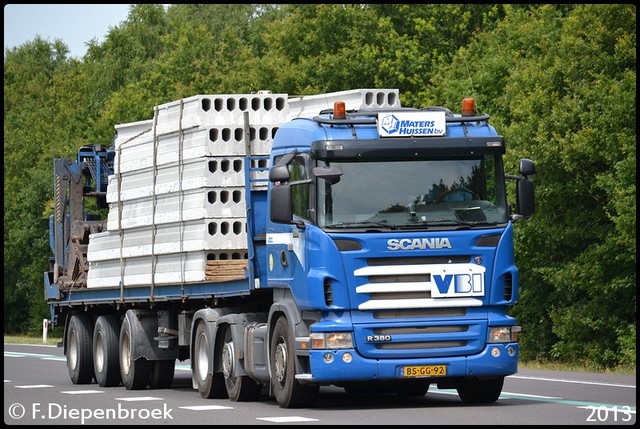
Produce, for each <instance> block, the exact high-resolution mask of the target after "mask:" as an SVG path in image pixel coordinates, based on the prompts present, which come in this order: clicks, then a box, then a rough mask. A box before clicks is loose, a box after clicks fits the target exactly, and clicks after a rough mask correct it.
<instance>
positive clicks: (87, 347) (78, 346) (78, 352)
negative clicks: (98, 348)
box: [67, 314, 93, 384]
mask: <svg viewBox="0 0 640 429" xmlns="http://www.w3.org/2000/svg"><path fill="white" fill-rule="evenodd" d="M91 337H92V329H91V323H90V321H89V318H88V317H86V316H85V315H84V314H74V315H73V316H71V319H69V326H68V328H67V369H68V370H69V377H71V381H72V382H73V384H89V383H91V381H92V380H93V352H92V350H91V348H92V347H91V346H92V338H91Z"/></svg>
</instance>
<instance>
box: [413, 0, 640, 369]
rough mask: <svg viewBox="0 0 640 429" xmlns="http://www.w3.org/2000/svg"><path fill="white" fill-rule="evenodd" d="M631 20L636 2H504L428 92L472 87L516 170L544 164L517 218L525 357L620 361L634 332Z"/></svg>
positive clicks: (452, 97)
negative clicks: (529, 208) (524, 216)
mask: <svg viewBox="0 0 640 429" xmlns="http://www.w3.org/2000/svg"><path fill="white" fill-rule="evenodd" d="M635 22H636V16H635V7H634V6H633V5H576V6H575V7H563V8H556V7H554V6H552V5H544V6H541V7H539V8H534V9H520V8H513V9H507V15H506V17H505V19H504V20H503V21H502V22H501V23H500V24H499V25H498V27H497V28H496V30H494V31H492V32H490V33H486V34H482V35H481V36H479V37H478V40H477V41H476V42H474V43H472V44H470V45H469V46H467V47H464V48H462V49H461V50H460V52H459V54H458V56H457V57H456V59H455V60H454V61H453V62H452V65H451V66H450V67H446V68H444V69H443V71H442V73H441V74H440V75H439V76H438V77H437V78H434V81H433V82H434V86H433V87H430V88H428V90H427V91H425V93H424V97H425V98H427V99H431V100H434V99H435V100H438V99H439V100H445V101H446V102H449V103H451V104H452V105H453V103H457V102H458V100H461V99H462V97H464V96H468V95H473V96H475V97H476V99H477V101H478V105H479V106H480V107H481V108H482V110H483V111H488V112H491V114H492V116H493V122H494V125H495V126H496V128H497V129H498V130H499V131H501V132H502V133H503V134H504V135H505V138H506V141H507V145H508V146H507V147H508V158H507V161H508V162H507V164H508V166H509V167H510V169H511V170H513V171H514V170H515V168H516V161H517V159H519V158H521V157H528V158H531V159H533V160H535V162H536V164H537V168H538V173H537V174H536V176H535V177H534V181H535V182H536V187H537V195H536V196H537V214H536V215H535V217H534V218H533V219H531V220H530V221H527V222H522V223H518V224H516V240H517V261H518V264H519V267H520V269H521V295H520V296H521V299H520V305H519V306H517V307H516V308H515V310H514V312H515V313H516V315H517V316H518V317H519V319H520V322H521V323H522V324H523V325H524V331H523V334H522V344H523V347H522V350H523V356H525V357H527V358H539V357H543V358H549V357H554V358H557V359H562V360H567V361H576V360H586V361H591V362H595V363H597V364H599V365H601V366H612V365H615V364H618V363H621V360H620V356H622V355H623V353H622V352H623V350H621V348H622V347H623V344H629V343H630V342H629V341H628V336H629V335H635V285H636V275H635V272H636V270H635V251H636V249H635V213H636V211H635V207H636V206H635V181H636V178H635V167H634V166H635V123H636V119H635V111H634V110H633V109H632V108H630V106H634V105H635V81H636V75H635V60H636V57H635V52H636V40H635V30H636V27H635ZM470 92H471V94H470ZM634 351H635V350H634ZM634 354H635V353H634ZM634 364H635V361H634Z"/></svg>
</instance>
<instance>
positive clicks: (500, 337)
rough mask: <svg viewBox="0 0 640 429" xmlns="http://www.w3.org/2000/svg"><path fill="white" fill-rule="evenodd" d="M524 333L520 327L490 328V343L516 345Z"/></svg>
mask: <svg viewBox="0 0 640 429" xmlns="http://www.w3.org/2000/svg"><path fill="white" fill-rule="evenodd" d="M520 331H522V328H521V327H520V326H494V327H490V328H489V341H488V342H489V343H514V342H518V334H519V333H520Z"/></svg>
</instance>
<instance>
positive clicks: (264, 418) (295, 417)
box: [256, 416, 318, 423]
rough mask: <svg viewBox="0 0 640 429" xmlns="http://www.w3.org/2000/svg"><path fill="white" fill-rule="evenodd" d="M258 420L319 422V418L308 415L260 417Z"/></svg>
mask: <svg viewBox="0 0 640 429" xmlns="http://www.w3.org/2000/svg"><path fill="white" fill-rule="evenodd" d="M256 420H264V421H265V422H273V423H292V422H317V421H318V419H310V418H307V417H298V416H288V417H258V418H256Z"/></svg>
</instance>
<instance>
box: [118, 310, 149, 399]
mask: <svg viewBox="0 0 640 429" xmlns="http://www.w3.org/2000/svg"><path fill="white" fill-rule="evenodd" d="M132 331H133V329H132V328H131V323H129V318H128V317H127V316H125V317H124V319H122V326H121V327H120V376H121V377H122V384H124V387H126V388H127V390H141V389H145V388H146V387H147V383H148V380H149V369H150V363H149V361H148V360H146V359H145V358H138V359H136V360H134V359H133V347H134V344H135V343H134V337H135V335H136V333H135V332H132Z"/></svg>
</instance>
